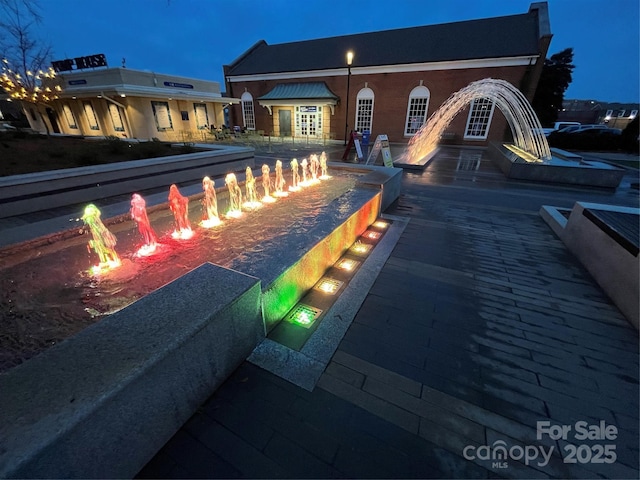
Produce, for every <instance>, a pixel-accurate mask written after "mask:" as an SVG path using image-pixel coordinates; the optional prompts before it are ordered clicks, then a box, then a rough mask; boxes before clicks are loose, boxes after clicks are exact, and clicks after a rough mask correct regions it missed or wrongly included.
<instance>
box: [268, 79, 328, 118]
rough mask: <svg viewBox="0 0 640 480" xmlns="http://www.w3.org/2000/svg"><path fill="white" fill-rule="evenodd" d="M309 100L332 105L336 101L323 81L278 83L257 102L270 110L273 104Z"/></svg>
mask: <svg viewBox="0 0 640 480" xmlns="http://www.w3.org/2000/svg"><path fill="white" fill-rule="evenodd" d="M310 102H313V103H319V104H322V105H329V106H330V107H331V110H332V111H333V107H335V106H336V104H337V103H338V96H337V95H335V94H334V93H333V92H332V91H331V90H329V87H327V84H326V83H324V82H304V83H279V84H277V85H276V86H275V87H273V89H272V90H271V91H270V92H269V93H267V94H265V95H263V96H261V97H259V98H258V103H259V104H260V105H262V106H263V107H267V108H268V109H269V111H271V107H272V106H274V105H283V104H287V105H296V104H300V105H302V104H308V103H310Z"/></svg>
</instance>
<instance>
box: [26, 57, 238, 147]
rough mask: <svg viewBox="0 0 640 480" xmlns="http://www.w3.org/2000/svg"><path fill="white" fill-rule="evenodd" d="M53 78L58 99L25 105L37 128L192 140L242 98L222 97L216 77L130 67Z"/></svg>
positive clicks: (76, 71) (220, 123)
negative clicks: (56, 86)
mask: <svg viewBox="0 0 640 480" xmlns="http://www.w3.org/2000/svg"><path fill="white" fill-rule="evenodd" d="M55 83H56V84H57V85H60V86H61V87H62V93H61V94H60V98H59V99H57V100H54V101H53V102H51V103H50V104H48V105H46V106H45V105H39V106H36V105H33V104H26V103H25V105H24V106H25V113H26V115H27V118H28V120H29V124H30V126H31V128H32V129H33V130H36V131H39V132H42V133H45V132H46V130H47V128H48V129H49V131H50V132H54V133H63V134H70V135H83V136H117V137H122V138H140V139H151V138H157V139H159V140H162V141H182V140H186V139H191V140H192V139H197V137H198V134H202V136H203V137H204V134H205V133H208V132H209V129H210V126H211V125H215V126H220V125H222V124H223V123H224V109H225V108H226V107H227V106H228V105H230V104H233V103H239V102H240V100H239V99H233V98H225V97H223V96H222V94H221V93H220V84H219V83H218V82H213V81H206V80H197V79H193V78H186V77H177V76H171V75H164V74H161V73H156V72H150V71H140V70H132V69H129V68H103V69H94V70H74V71H71V72H64V73H59V74H58V75H57V77H56V79H55ZM36 108H37V109H40V112H37V111H36ZM40 113H43V115H40ZM43 118H44V121H46V122H47V125H46V126H45V125H44V123H43Z"/></svg>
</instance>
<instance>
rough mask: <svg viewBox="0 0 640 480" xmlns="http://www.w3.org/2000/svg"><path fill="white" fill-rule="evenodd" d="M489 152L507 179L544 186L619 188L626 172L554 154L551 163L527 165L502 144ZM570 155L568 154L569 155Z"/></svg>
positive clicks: (529, 163)
mask: <svg viewBox="0 0 640 480" xmlns="http://www.w3.org/2000/svg"><path fill="white" fill-rule="evenodd" d="M488 153H489V156H490V158H491V159H492V161H493V162H494V163H495V164H496V165H497V166H498V168H500V170H501V171H502V173H504V175H505V176H506V177H507V178H513V179H518V180H529V181H535V182H545V183H564V184H567V185H583V186H591V187H604V188H617V187H618V185H620V182H621V181H622V178H623V177H624V174H625V171H624V170H623V169H621V168H617V167H613V166H611V165H609V164H606V163H603V162H593V161H587V160H576V159H575V157H573V156H571V155H562V158H561V157H560V156H559V155H557V152H556V155H554V158H553V159H552V161H551V162H550V163H534V162H527V161H525V160H524V159H522V158H521V157H519V156H518V155H516V154H515V153H513V152H512V151H510V150H508V149H507V148H506V147H505V146H504V145H503V144H501V143H495V142H491V143H490V144H489V146H488ZM567 153H568V152H567Z"/></svg>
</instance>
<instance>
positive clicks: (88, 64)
mask: <svg viewBox="0 0 640 480" xmlns="http://www.w3.org/2000/svg"><path fill="white" fill-rule="evenodd" d="M51 66H52V67H53V69H54V70H55V71H56V72H68V71H70V70H82V69H84V68H97V67H106V66H107V57H105V56H104V53H99V54H97V55H88V56H86V57H76V58H67V59H65V60H57V61H55V62H51Z"/></svg>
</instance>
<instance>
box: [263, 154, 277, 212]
mask: <svg viewBox="0 0 640 480" xmlns="http://www.w3.org/2000/svg"><path fill="white" fill-rule="evenodd" d="M270 174H271V169H270V168H269V165H267V164H266V163H265V164H264V165H262V188H264V197H262V201H263V202H264V203H273V202H275V201H276V199H275V198H273V197H272V196H271V175H270Z"/></svg>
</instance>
